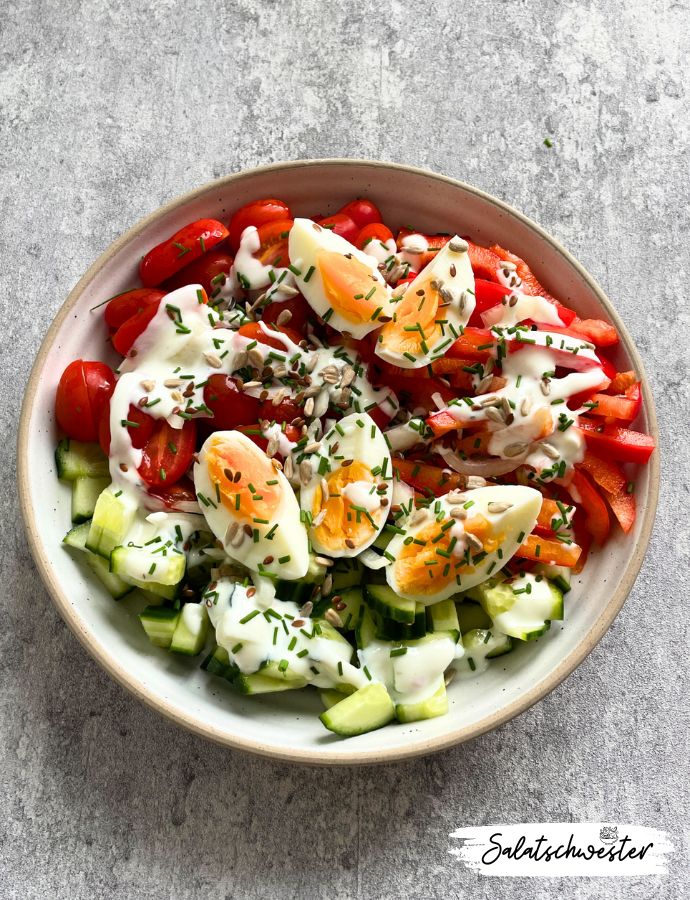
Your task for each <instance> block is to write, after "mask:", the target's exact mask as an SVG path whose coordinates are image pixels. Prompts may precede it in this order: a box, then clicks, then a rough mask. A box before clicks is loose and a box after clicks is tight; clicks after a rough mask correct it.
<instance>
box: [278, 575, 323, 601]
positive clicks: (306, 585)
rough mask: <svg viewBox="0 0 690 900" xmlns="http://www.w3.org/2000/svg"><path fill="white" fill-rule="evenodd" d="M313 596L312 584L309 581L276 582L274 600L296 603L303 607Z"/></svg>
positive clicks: (279, 580) (280, 580)
mask: <svg viewBox="0 0 690 900" xmlns="http://www.w3.org/2000/svg"><path fill="white" fill-rule="evenodd" d="M313 594H314V584H313V583H312V582H309V581H302V580H300V581H284V580H282V579H278V580H277V581H276V598H277V599H278V600H283V601H285V602H290V603H296V604H297V606H304V604H305V603H306V602H307V600H311V598H312V596H313Z"/></svg>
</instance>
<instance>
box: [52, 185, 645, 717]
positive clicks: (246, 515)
mask: <svg viewBox="0 0 690 900" xmlns="http://www.w3.org/2000/svg"><path fill="white" fill-rule="evenodd" d="M140 277H141V285H132V286H131V288H130V289H129V290H126V291H124V292H123V293H121V294H119V295H117V296H115V297H112V298H110V299H108V300H104V301H103V303H102V304H99V306H98V307H94V315H96V316H98V317H99V319H100V316H102V315H104V317H105V325H106V326H107V329H108V331H109V337H108V341H109V342H110V345H111V347H112V350H113V351H114V353H115V354H117V359H118V360H119V362H118V363H117V367H116V368H114V369H112V368H110V366H108V365H106V364H105V363H103V362H91V361H84V360H76V361H74V362H72V363H71V364H70V365H69V366H68V367H67V368H66V369H65V371H64V373H63V374H62V377H61V379H60V382H59V385H58V388H57V402H56V414H57V420H58V422H59V424H60V426H61V427H62V429H63V430H64V432H65V434H66V435H67V437H66V438H64V439H63V440H61V441H60V443H59V445H58V447H57V450H56V461H57V475H58V477H59V478H62V479H65V480H67V481H68V482H71V485H72V524H73V527H72V528H71V530H70V531H69V532H68V534H67V535H66V537H65V538H64V543H65V544H66V545H68V546H69V547H70V548H75V549H77V550H79V551H81V552H82V553H83V554H84V556H85V559H86V561H87V563H88V564H89V565H90V567H91V568H92V570H93V572H94V573H95V574H96V576H97V577H98V578H99V579H100V580H101V581H102V582H103V584H104V585H105V587H106V588H107V589H108V591H109V592H110V594H111V595H112V596H113V597H114V598H115V599H116V600H118V599H120V598H122V597H124V596H125V595H126V594H129V593H130V592H132V591H134V590H137V591H139V592H140V594H142V595H143V596H144V597H145V598H146V606H145V608H144V609H143V610H142V612H141V613H140V619H141V623H142V626H143V628H144V629H145V631H146V634H147V635H148V637H149V638H150V641H151V643H152V644H153V645H155V646H156V647H158V648H162V650H163V651H169V652H173V653H180V654H186V655H188V656H196V655H198V654H202V653H203V654H204V655H203V661H202V662H201V666H202V668H203V669H205V670H206V671H207V672H208V673H210V675H213V676H216V677H220V678H223V679H226V680H228V681H230V682H232V684H233V685H234V686H235V687H236V688H237V689H238V690H239V691H241V692H242V693H243V694H262V693H267V692H276V691H284V690H294V689H299V688H304V687H307V686H310V687H312V688H316V689H318V691H319V694H320V695H321V698H322V700H323V704H324V706H325V711H324V713H323V714H322V715H321V717H320V718H321V721H322V722H323V724H324V725H325V726H326V728H328V729H330V730H331V731H333V732H335V733H337V734H340V735H357V734H362V733H364V732H367V731H370V730H372V729H375V728H379V727H381V726H383V725H386V724H388V723H389V722H392V721H393V720H394V719H395V720H397V721H398V722H412V721H417V720H420V719H426V718H431V717H434V716H440V715H443V714H445V713H446V712H447V711H448V699H447V694H446V688H447V686H448V684H449V683H450V681H451V680H452V679H453V677H456V679H457V680H460V679H462V678H465V679H471V678H476V677H477V676H478V675H479V674H480V673H481V672H483V671H484V670H486V669H487V667H488V666H490V665H491V661H492V660H493V659H495V658H496V657H499V656H501V655H503V654H506V653H509V652H510V651H511V650H512V649H513V648H514V647H515V646H516V643H517V642H520V641H534V640H535V639H537V638H539V637H540V636H542V635H543V634H545V632H546V631H547V630H548V629H549V627H550V624H551V622H552V621H554V620H562V619H563V618H564V602H563V598H564V595H565V594H566V593H567V592H568V591H569V590H570V583H571V573H575V574H577V573H579V572H581V571H582V569H583V567H584V565H585V562H586V559H587V556H588V554H589V552H590V545H591V544H592V541H594V542H595V543H596V544H597V545H598V546H599V547H603V546H604V545H605V543H606V541H607V538H608V536H609V531H610V529H611V527H612V526H614V527H615V525H616V523H617V525H618V526H620V527H621V528H622V529H623V531H624V532H628V531H629V530H630V529H631V528H632V525H633V522H634V520H635V490H634V480H635V471H636V466H639V465H641V464H644V463H646V462H647V461H648V460H649V457H650V455H651V454H652V452H653V450H654V441H653V439H652V438H651V437H649V436H648V435H646V434H644V433H641V432H639V431H636V430H634V429H633V428H632V427H631V426H632V425H633V424H634V422H635V420H636V419H637V417H638V415H639V413H640V408H641V402H642V398H641V392H640V383H639V381H638V380H637V378H636V375H635V373H634V372H618V371H616V369H615V367H614V366H613V365H612V363H611V362H610V361H609V359H608V358H607V356H606V348H607V347H609V346H612V345H614V344H616V343H617V341H618V335H617V334H616V330H615V329H614V328H613V326H611V325H610V324H609V323H607V322H604V321H600V320H592V319H585V320H582V319H580V318H579V317H578V316H577V314H576V312H575V311H574V310H571V309H569V308H567V307H566V306H564V305H562V304H561V303H559V301H558V300H557V299H555V298H554V297H552V296H551V295H550V294H549V293H548V291H546V290H545V289H544V288H543V287H542V285H541V284H540V283H539V282H538V280H537V279H536V277H535V276H534V274H533V273H532V271H531V270H530V268H529V265H528V264H527V263H526V262H525V261H524V260H522V259H520V258H519V257H517V256H515V255H514V254H513V253H511V252H509V251H508V250H504V249H503V248H501V247H499V246H498V245H493V246H491V247H482V246H479V245H478V244H475V243H474V242H473V241H471V240H470V239H469V238H468V237H466V236H461V235H458V234H436V235H429V234H423V233H420V232H419V231H417V230H415V229H414V228H413V227H411V226H407V225H405V226H404V227H402V228H400V229H399V230H398V232H397V236H394V234H393V232H392V231H391V230H390V229H389V228H388V227H387V226H386V225H385V224H384V223H383V219H382V216H381V214H380V212H379V210H378V209H377V207H376V206H375V205H374V204H373V203H372V202H371V201H369V200H367V199H363V198H358V199H356V200H353V201H352V202H350V203H348V204H347V205H346V206H344V207H343V208H342V209H341V210H340V212H338V213H336V214H335V215H331V216H326V217H323V216H320V215H314V216H312V217H311V218H307V217H302V218H299V217H297V218H294V217H293V214H292V212H291V210H290V209H289V207H288V206H287V205H286V204H285V203H283V202H282V201H280V200H276V199H264V200H257V201H254V202H252V203H249V204H248V205H246V206H244V207H243V208H242V209H240V210H238V211H237V212H235V213H234V215H233V216H232V218H231V219H230V221H229V223H228V224H227V226H226V225H224V224H223V223H221V222H219V221H216V220H214V219H202V220H200V221H196V222H192V223H190V224H189V225H187V226H185V227H184V228H182V229H181V230H180V231H178V232H177V233H176V234H174V235H172V236H171V237H169V238H168V239H167V240H165V241H164V242H163V243H161V244H159V245H158V246H156V247H154V248H152V249H151V250H150V251H149V253H148V254H147V255H146V256H145V257H144V258H143V260H142V262H141V270H140ZM87 327H98V328H103V325H102V324H101V322H100V321H99V323H98V325H95V324H94V323H93V322H92V323H89V325H88V326H87ZM158 652H161V651H158Z"/></svg>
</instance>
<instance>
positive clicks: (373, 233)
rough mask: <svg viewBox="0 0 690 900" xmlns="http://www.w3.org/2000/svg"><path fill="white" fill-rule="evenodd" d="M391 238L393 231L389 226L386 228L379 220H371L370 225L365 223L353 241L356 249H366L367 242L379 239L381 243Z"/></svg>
mask: <svg viewBox="0 0 690 900" xmlns="http://www.w3.org/2000/svg"><path fill="white" fill-rule="evenodd" d="M393 239H394V238H393V232H392V231H391V230H390V228H386V226H385V225H382V224H381V223H380V222H372V224H371V225H365V226H364V228H362V230H361V231H360V232H359V234H358V235H357V237H356V238H355V240H354V241H353V243H354V245H355V247H356V248H357V249H358V250H366V247H367V244H369V243H370V242H371V241H381V243H382V244H385V243H386V241H391V240H393Z"/></svg>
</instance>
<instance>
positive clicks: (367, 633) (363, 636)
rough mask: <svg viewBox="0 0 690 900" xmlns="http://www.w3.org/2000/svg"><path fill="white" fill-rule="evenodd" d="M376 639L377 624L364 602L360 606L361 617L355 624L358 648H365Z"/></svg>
mask: <svg viewBox="0 0 690 900" xmlns="http://www.w3.org/2000/svg"><path fill="white" fill-rule="evenodd" d="M374 640H376V624H375V622H374V618H373V616H372V614H371V612H370V611H369V608H368V607H367V606H366V605H365V604H362V605H361V606H360V608H359V617H358V619H357V624H356V625H355V642H356V644H357V649H358V650H364V649H365V648H366V647H368V646H369V644H371V642H372V641H374Z"/></svg>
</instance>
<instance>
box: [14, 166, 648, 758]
mask: <svg viewBox="0 0 690 900" xmlns="http://www.w3.org/2000/svg"><path fill="white" fill-rule="evenodd" d="M316 166H322V167H324V166H325V167H328V166H331V167H352V168H367V167H368V168H374V169H381V170H388V171H391V170H392V171H396V172H401V173H406V174H409V175H414V176H418V177H419V176H421V177H423V178H427V179H431V180H432V181H436V182H439V183H440V184H445V185H448V186H452V187H454V188H460V189H462V190H463V191H466V192H467V193H469V194H472V195H474V196H475V197H477V198H478V199H481V200H484V201H486V202H488V203H490V204H491V205H493V206H494V207H497V208H498V209H499V210H500V211H503V212H505V213H506V214H507V215H509V216H510V217H512V218H514V219H517V220H518V221H519V222H521V223H522V224H523V225H524V226H526V227H527V228H528V229H529V230H531V231H532V232H533V233H534V234H535V235H536V236H537V237H538V238H540V239H541V240H542V241H544V242H546V243H547V244H548V245H549V246H550V248H551V249H552V250H553V251H555V252H556V253H557V254H558V255H560V256H561V257H562V258H563V260H564V261H565V262H566V263H567V264H569V266H570V267H571V268H572V269H574V270H575V272H576V273H577V274H578V275H579V277H580V278H581V279H582V280H583V281H584V283H585V284H586V285H587V287H588V288H589V290H590V291H591V292H592V293H593V294H594V296H595V297H596V299H597V300H598V302H599V303H600V304H601V306H602V308H603V309H604V310H605V312H606V314H607V315H608V317H609V319H610V321H611V322H612V323H613V324H614V325H615V327H616V329H617V331H618V334H619V336H620V342H621V344H622V345H623V347H624V348H625V351H626V353H627V354H628V356H629V358H630V360H631V362H632V363H633V365H634V368H635V371H636V372H637V374H638V376H639V378H640V380H641V382H642V395H643V400H644V409H645V415H646V418H647V425H648V431H649V433H650V435H651V436H652V437H653V438H654V439H655V442H656V445H657V452H656V453H654V454H652V457H651V459H650V461H649V463H648V472H649V482H648V492H647V498H646V499H647V506H646V511H645V517H644V520H643V522H642V526H641V529H640V534H639V537H638V539H637V542H636V544H635V547H634V549H633V554H632V557H631V559H630V562H629V564H628V566H627V568H626V570H625V572H624V573H623V576H622V579H621V582H620V584H619V586H618V589H617V590H616V591H615V593H614V594H613V596H612V597H611V599H610V600H609V602H608V603H607V605H606V607H605V608H604V609H603V610H602V611H601V613H600V615H599V618H598V619H597V621H596V622H595V623H594V624H593V626H592V627H591V628H590V630H589V631H588V632H587V633H586V634H585V635H584V637H583V638H582V640H581V641H580V642H579V644H578V645H577V647H575V648H574V649H573V651H572V652H571V653H570V654H569V655H568V656H567V657H566V658H565V659H564V660H562V661H561V663H560V665H559V666H558V667H557V668H556V669H554V671H553V672H551V674H550V675H548V676H547V677H546V678H544V679H542V680H541V681H540V682H539V683H538V684H536V685H535V686H534V687H533V688H532V689H531V690H530V691H528V692H527V693H526V694H524V695H523V696H522V697H520V698H519V699H517V700H515V701H513V702H512V703H510V704H508V705H507V706H505V707H503V708H501V709H500V710H497V711H496V712H495V713H493V714H491V715H489V716H486V717H484V718H483V719H480V720H479V721H477V722H475V723H474V724H472V725H468V726H464V727H462V728H458V729H455V730H453V731H451V732H449V733H447V734H445V735H441V736H438V737H436V738H430V739H427V740H422V741H415V742H414V743H409V744H402V745H401V746H399V747H396V748H390V749H387V750H378V751H376V750H374V751H372V750H367V751H356V750H352V751H348V750H346V749H343V750H342V751H340V752H338V753H329V754H328V755H323V754H322V753H321V752H320V751H318V750H316V751H311V750H295V749H290V748H281V747H276V746H272V745H268V744H265V743H262V742H259V741H252V740H248V739H245V738H239V737H236V736H233V735H230V734H227V733H226V732H224V731H221V730H220V729H218V728H215V727H214V726H213V725H211V724H205V723H202V722H199V721H198V720H197V719H195V718H194V717H193V716H191V715H188V714H187V713H185V712H182V711H181V710H179V709H177V708H176V707H175V706H174V705H173V704H172V703H171V702H170V701H169V700H167V699H166V698H162V697H158V696H156V695H155V693H154V692H153V691H152V690H150V689H149V688H147V687H146V686H145V685H143V684H142V683H141V682H139V681H138V680H137V679H136V678H135V677H133V676H132V675H131V674H130V673H128V672H127V670H126V669H125V668H124V667H122V666H121V665H120V664H119V662H118V661H117V660H116V659H115V658H113V657H111V656H110V655H109V653H108V652H107V651H106V650H105V649H104V648H103V647H101V645H100V644H99V643H98V642H97V641H96V640H95V639H94V638H93V637H92V636H91V634H90V633H89V632H88V630H87V629H86V627H85V626H84V624H83V622H82V620H81V618H80V616H79V615H78V614H77V612H76V610H75V608H74V607H73V605H72V604H71V603H70V600H69V598H68V596H67V595H66V594H65V593H64V591H63V590H62V588H61V586H60V585H59V583H58V581H57V578H56V577H55V575H54V573H53V569H52V567H51V565H50V562H49V560H48V557H47V554H46V552H45V550H44V548H43V545H42V544H41V541H40V538H39V534H38V529H37V527H36V517H35V513H34V509H33V506H32V504H31V499H30V492H29V426H30V422H31V418H32V413H33V409H34V401H35V398H36V391H37V387H38V382H39V379H40V377H41V373H42V371H43V368H44V365H45V362H46V359H47V356H48V354H49V351H50V350H51V348H52V345H53V343H54V342H55V340H56V338H57V336H58V333H59V331H60V329H61V327H62V325H63V323H64V321H65V319H66V318H67V316H68V314H69V313H70V311H71V309H72V308H73V307H74V305H75V304H76V302H77V300H78V299H79V297H80V296H81V294H82V293H83V292H84V290H85V289H86V288H87V286H88V285H89V284H90V283H91V282H92V281H93V280H94V278H95V277H96V276H97V275H98V273H99V272H100V271H101V269H102V268H103V267H104V266H105V265H106V264H107V263H108V262H109V261H110V260H111V259H112V258H113V257H114V256H115V255H116V254H117V253H119V252H120V250H121V249H123V248H124V247H125V246H126V245H127V244H128V243H129V242H130V241H132V240H133V239H134V238H135V237H136V236H137V235H139V234H140V233H141V232H142V231H144V230H145V229H146V228H148V227H149V226H150V225H152V224H154V223H155V222H156V221H158V220H160V219H162V218H163V217H164V216H166V215H168V214H169V213H170V212H172V211H173V210H175V209H178V208H180V207H182V206H184V205H185V204H187V203H190V202H191V201H193V200H195V199H197V198H198V197H201V196H203V195H204V194H206V193H210V192H213V191H218V190H223V189H225V188H227V187H228V186H230V185H233V184H235V183H239V182H241V181H243V180H245V179H247V178H250V177H253V176H255V175H257V174H264V173H268V172H271V173H272V172H284V173H290V172H293V171H295V170H298V169H305V168H306V169H308V168H311V167H316ZM658 447H659V431H658V425H657V417H656V410H655V408H654V400H653V397H652V392H651V388H650V386H649V381H648V379H647V375H646V372H645V369H644V366H643V364H642V360H641V358H640V355H639V353H638V351H637V348H636V346H635V344H634V342H633V340H632V338H631V337H630V335H629V334H628V331H627V329H626V327H625V325H624V324H623V321H622V320H621V318H620V316H619V314H618V312H617V310H616V309H615V307H614V306H613V304H612V303H611V301H610V300H609V299H608V297H607V296H606V294H605V293H604V292H603V290H602V289H601V288H600V287H599V285H598V284H597V282H596V281H595V280H594V278H592V276H591V275H590V274H589V272H587V270H586V269H585V268H584V267H583V266H582V265H581V264H580V263H579V262H578V261H577V260H576V259H575V258H574V257H573V256H572V255H571V254H570V253H569V252H568V251H567V250H566V249H565V247H563V246H562V245H561V244H560V242H559V241H557V240H556V239H555V238H554V237H552V236H551V235H550V234H549V233H548V232H547V231H546V230H545V229H543V228H542V227H541V226H539V225H537V223H536V222H534V221H532V219H530V218H529V217H528V216H525V215H524V214H523V213H521V212H520V211H519V210H516V209H515V208H513V207H512V206H510V205H509V204H507V203H505V202H503V201H502V200H499V199H498V198H496V197H493V196H492V195H491V194H488V193H486V192H485V191H482V190H480V189H479V188H475V187H473V186H472V185H468V184H465V183H464V182H462V181H459V180H457V179H455V178H450V177H448V176H446V175H440V174H437V173H435V172H431V171H428V170H425V169H420V168H416V167H414V166H407V165H402V164H399V163H391V162H384V161H381V160H366V159H346V158H332V159H306V160H291V161H284V162H277V163H271V164H268V165H264V166H257V167H254V168H251V169H243V170H242V171H240V172H236V173H233V174H231V175H226V176H224V177H222V178H218V179H215V180H213V181H210V182H207V183H206V184H203V185H200V186H199V187H196V188H193V189H192V190H190V191H187V192H186V193H184V194H182V195H180V196H179V197H176V198H175V199H173V200H170V201H169V202H168V203H166V204H165V205H163V206H161V207H159V208H158V209H156V210H155V211H154V212H152V213H150V214H149V215H147V216H145V217H144V218H143V219H141V220H140V221H139V222H137V223H136V224H135V225H133V226H132V227H131V228H129V229H128V230H127V231H126V232H124V234H122V235H121V236H120V237H119V238H117V239H116V240H115V241H114V242H113V243H112V244H110V246H109V247H108V248H107V249H106V250H105V251H104V252H103V253H102V254H101V255H100V256H99V257H98V259H96V261H95V262H94V263H93V264H92V265H91V266H90V267H89V269H88V270H87V271H86V272H85V274H84V275H83V276H82V277H81V278H80V280H79V281H78V282H77V284H76V285H75V286H74V288H73V289H72V290H71V291H70V293H69V295H68V297H67V299H66V300H65V302H64V303H63V304H62V306H61V307H60V309H59V311H58V313H57V315H56V316H55V318H54V319H53V322H52V323H51V325H50V328H49V329H48V332H47V333H46V336H45V337H44V339H43V341H42V343H41V346H40V348H39V351H38V354H37V355H36V359H35V360H34V363H33V366H32V368H31V372H30V375H29V378H28V381H27V384H26V388H25V392H24V398H23V401H22V408H21V414H20V418H19V428H18V434H17V486H18V496H19V505H20V509H21V513H22V519H23V522H24V529H25V532H26V536H27V540H28V544H29V549H30V551H31V555H32V557H33V559H34V562H35V564H36V567H37V569H38V572H39V575H40V577H41V580H42V582H43V584H44V586H45V587H46V589H47V591H48V593H49V594H50V597H51V599H52V600H53V602H54V604H55V606H56V607H57V609H58V612H59V613H60V615H61V616H62V618H63V619H64V620H65V622H66V624H67V626H68V627H69V629H70V631H71V632H72V633H73V634H74V636H75V637H76V638H77V640H78V641H79V642H80V643H81V645H82V646H83V647H84V649H85V650H86V651H87V652H88V653H89V655H90V656H91V657H92V658H93V659H95V661H96V662H97V663H98V664H99V665H100V666H101V668H102V669H104V670H105V671H106V672H107V673H108V674H109V675H110V676H111V677H112V678H113V679H114V680H115V681H116V682H117V683H118V684H119V685H121V686H122V687H123V688H125V690H127V691H129V693H130V694H132V695H133V696H134V697H136V698H137V700H140V701H141V702H142V703H144V704H145V705H146V706H148V707H149V708H150V709H153V710H154V711H155V712H157V713H159V714H160V715H162V716H164V717H165V718H166V719H168V720H169V721H171V722H173V723H174V724H176V725H179V726H180V727H182V728H184V729H185V730H186V731H189V732H191V733H193V734H196V735H198V736H200V737H203V738H206V739H207V740H210V741H213V742H214V743H217V744H220V745H221V746H224V747H229V748H231V749H233V750H242V751H245V752H249V753H254V754H257V755H259V756H263V757H268V758H271V759H276V760H280V761H283V762H293V763H300V764H303V765H341V766H342V765H376V764H381V763H393V762H399V761H401V760H405V759H410V758H414V757H419V756H426V755H428V754H431V753H437V752H439V751H441V750H446V749H448V748H450V747H453V746H456V745H457V744H461V743H464V742H465V741H468V740H472V739H474V738H476V737H479V736H480V735H482V734H486V733H487V732H489V731H492V730H493V729H495V728H497V727H499V726H500V725H503V724H504V723H506V722H508V721H510V720H511V719H513V718H515V717H516V716H518V715H520V714H521V713H523V712H525V711H526V710H528V709H529V708H530V707H531V706H534V704H535V703H537V702H539V700H541V699H542V698H543V697H545V696H546V695H547V694H549V693H550V692H551V691H553V690H554V689H555V688H556V687H557V686H558V685H559V684H560V683H561V682H562V681H564V680H565V678H567V677H568V675H570V674H571V673H572V672H573V671H574V670H575V669H576V668H577V667H578V666H579V665H580V663H581V662H582V661H583V660H584V659H585V658H586V657H587V656H588V655H589V654H590V653H591V652H592V650H593V649H594V647H596V645H597V644H598V643H599V641H600V640H601V639H602V637H603V636H604V634H605V633H606V632H607V631H608V629H609V627H610V626H611V624H612V622H613V620H614V619H615V618H616V616H617V615H618V613H619V611H620V610H621V608H622V606H623V604H624V602H625V600H626V598H627V596H628V594H629V592H630V590H631V589H632V586H633V584H634V582H635V579H636V578H637V575H638V573H639V571H640V568H641V566H642V561H643V559H644V556H645V553H646V551H647V547H648V545H649V541H650V538H651V534H652V530H653V527H654V520H655V514H656V508H657V501H658V495H659V480H660V470H661V463H660V454H659V452H658ZM345 747H347V744H346V743H344V744H343V748H345Z"/></svg>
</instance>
